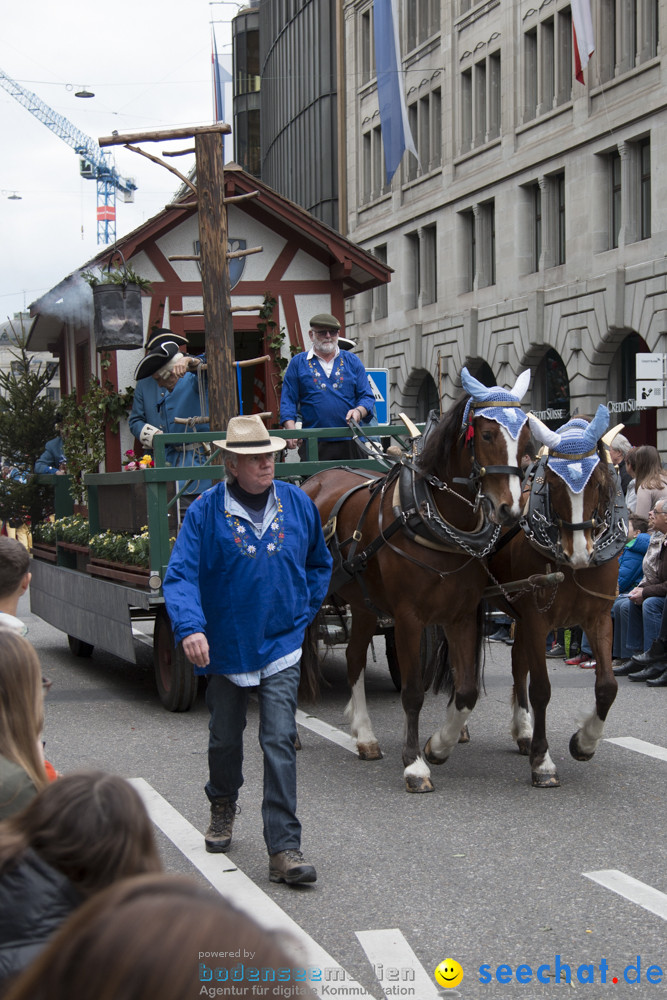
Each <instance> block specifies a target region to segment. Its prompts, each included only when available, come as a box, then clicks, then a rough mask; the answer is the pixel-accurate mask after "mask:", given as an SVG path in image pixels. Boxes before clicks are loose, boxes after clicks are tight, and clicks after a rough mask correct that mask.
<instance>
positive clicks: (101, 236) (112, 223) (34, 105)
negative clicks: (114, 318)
mask: <svg viewBox="0 0 667 1000" xmlns="http://www.w3.org/2000/svg"><path fill="white" fill-rule="evenodd" d="M0 86H1V87H3V88H4V89H5V90H6V91H7V93H8V94H11V96H12V97H13V98H14V100H16V101H18V102H19V104H22V105H23V107H24V108H26V109H27V110H28V111H29V112H30V114H31V115H34V116H35V118H37V119H38V120H39V121H40V122H42V124H43V125H46V127H47V128H48V129H50V130H51V131H52V132H53V133H54V134H55V135H57V136H58V137H59V138H60V139H62V140H63V142H66V143H67V145H68V146H71V147H72V149H73V150H74V151H75V152H76V153H77V154H78V155H79V156H80V157H81V175H82V176H83V177H86V178H88V179H90V180H93V179H94V180H96V181H97V196H98V202H97V242H98V243H109V242H114V241H115V239H116V204H115V192H116V189H118V190H119V191H122V192H123V194H124V196H125V200H126V201H132V200H133V198H134V191H136V189H137V185H136V184H135V182H134V181H133V180H132V178H129V177H121V175H120V174H119V173H118V171H117V170H116V168H115V166H114V165H113V163H112V162H111V157H110V154H109V153H105V152H104V151H103V150H102V149H101V148H100V145H99V143H98V142H97V141H96V140H95V139H93V138H91V137H90V136H89V135H86V134H85V132H82V131H81V129H78V128H77V127H76V126H75V125H73V124H72V122H70V121H68V119H67V118H65V117H64V115H59V114H58V112H57V111H54V110H53V108H50V107H49V105H48V104H46V103H45V102H44V101H42V100H41V98H39V97H37V95H36V94H33V93H32V91H30V90H27V89H26V88H25V87H22V86H21V84H20V83H17V82H16V80H12V78H11V77H10V76H8V75H7V74H6V73H5V72H4V70H2V69H0Z"/></svg>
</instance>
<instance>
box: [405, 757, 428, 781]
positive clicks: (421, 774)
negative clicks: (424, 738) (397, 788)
mask: <svg viewBox="0 0 667 1000" xmlns="http://www.w3.org/2000/svg"><path fill="white" fill-rule="evenodd" d="M410 774H411V775H412V776H413V777H415V778H430V777H431V771H430V768H429V766H428V764H427V763H426V761H425V760H424V758H423V757H422V755H421V754H420V755H419V757H417V759H416V760H413V762H412V764H408V766H407V767H406V768H405V770H404V771H403V775H404V776H405V777H406V778H407V777H408V775H410Z"/></svg>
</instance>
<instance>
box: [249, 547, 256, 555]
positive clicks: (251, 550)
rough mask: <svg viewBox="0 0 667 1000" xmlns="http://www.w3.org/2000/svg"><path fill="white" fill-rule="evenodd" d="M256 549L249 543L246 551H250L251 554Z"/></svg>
mask: <svg viewBox="0 0 667 1000" xmlns="http://www.w3.org/2000/svg"><path fill="white" fill-rule="evenodd" d="M256 551H257V549H256V548H255V546H254V545H249V546H248V552H250V553H251V554H252V555H254V554H255V552H256Z"/></svg>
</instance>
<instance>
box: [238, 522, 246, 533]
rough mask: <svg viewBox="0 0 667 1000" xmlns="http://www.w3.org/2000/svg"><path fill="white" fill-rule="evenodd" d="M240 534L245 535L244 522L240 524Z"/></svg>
mask: <svg viewBox="0 0 667 1000" xmlns="http://www.w3.org/2000/svg"><path fill="white" fill-rule="evenodd" d="M239 535H245V528H244V527H243V525H242V524H239Z"/></svg>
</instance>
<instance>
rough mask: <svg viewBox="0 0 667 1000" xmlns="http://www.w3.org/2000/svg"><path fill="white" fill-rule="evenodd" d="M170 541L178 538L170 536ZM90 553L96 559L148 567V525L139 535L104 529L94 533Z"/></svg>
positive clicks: (172, 541) (172, 542)
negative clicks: (96, 533)
mask: <svg viewBox="0 0 667 1000" xmlns="http://www.w3.org/2000/svg"><path fill="white" fill-rule="evenodd" d="M169 541H170V543H171V545H172V546H173V544H174V542H175V541H176V539H175V538H170V539H169ZM90 554H91V556H94V557H95V558H96V559H108V560H109V562H117V563H124V564H125V565H129V566H143V567H144V568H145V569H148V568H149V557H150V540H149V534H148V527H147V526H146V525H144V527H143V528H142V529H141V532H140V534H138V535H132V534H130V533H129V532H122V533H114V532H112V531H103V532H100V533H99V534H98V535H93V536H92V537H91V539H90Z"/></svg>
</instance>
